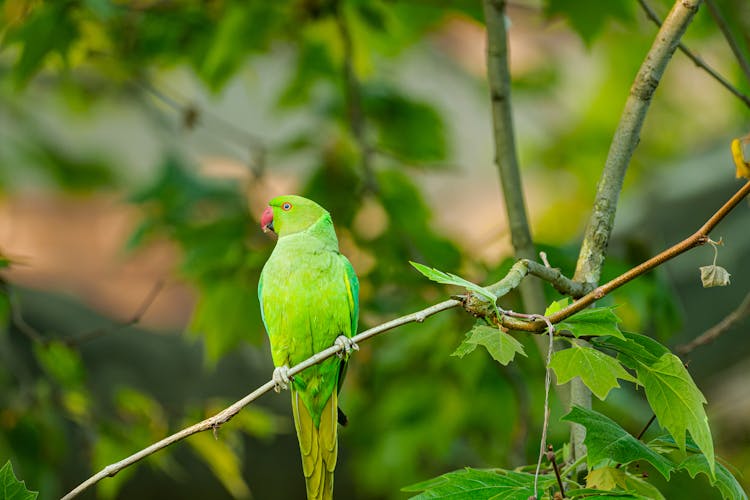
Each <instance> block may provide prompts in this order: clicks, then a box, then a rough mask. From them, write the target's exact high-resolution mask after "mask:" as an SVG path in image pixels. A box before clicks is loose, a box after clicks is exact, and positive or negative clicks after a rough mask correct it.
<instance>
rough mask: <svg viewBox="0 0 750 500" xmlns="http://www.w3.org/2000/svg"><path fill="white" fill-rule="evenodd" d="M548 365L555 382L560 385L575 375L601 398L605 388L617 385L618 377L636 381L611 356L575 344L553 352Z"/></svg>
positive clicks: (604, 394) (608, 388)
mask: <svg viewBox="0 0 750 500" xmlns="http://www.w3.org/2000/svg"><path fill="white" fill-rule="evenodd" d="M549 366H550V368H552V369H553V370H554V371H555V375H557V383H558V384H564V383H566V382H568V381H569V380H571V379H572V378H574V377H579V378H580V379H581V381H583V383H584V384H586V386H587V387H588V388H589V389H591V392H593V393H594V394H596V397H598V398H599V399H601V400H602V401H603V400H604V399H605V398H606V397H607V394H609V391H611V390H612V389H614V388H615V387H620V384H619V383H618V382H617V379H618V378H619V379H622V380H627V381H629V382H638V381H637V380H636V379H635V377H633V376H632V375H631V374H630V373H628V372H627V371H625V369H624V368H623V367H622V365H621V364H620V363H619V362H618V361H617V360H616V359H614V358H613V357H611V356H607V355H606V354H604V353H603V352H601V351H597V350H596V349H592V348H590V347H580V346H578V345H576V344H573V345H572V346H571V347H570V348H568V349H563V350H561V351H557V352H556V353H555V354H553V355H552V360H551V361H550V364H549Z"/></svg>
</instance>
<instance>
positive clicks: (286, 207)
mask: <svg viewBox="0 0 750 500" xmlns="http://www.w3.org/2000/svg"><path fill="white" fill-rule="evenodd" d="M281 209H282V210H284V211H285V212H288V211H289V210H291V209H292V204H291V203H289V202H288V201H286V202H284V204H283V205H281Z"/></svg>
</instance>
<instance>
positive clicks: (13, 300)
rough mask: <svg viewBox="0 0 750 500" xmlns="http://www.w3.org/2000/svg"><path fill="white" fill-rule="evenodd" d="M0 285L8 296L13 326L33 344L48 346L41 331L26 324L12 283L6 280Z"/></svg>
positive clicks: (0, 281) (0, 280)
mask: <svg viewBox="0 0 750 500" xmlns="http://www.w3.org/2000/svg"><path fill="white" fill-rule="evenodd" d="M0 285H2V288H4V289H5V292H6V293H7V295H8V303H9V305H10V318H11V320H12V321H13V326H15V327H16V328H18V330H19V331H20V332H21V333H23V334H24V335H26V336H27V337H28V338H29V339H30V340H31V341H32V342H36V343H38V344H42V345H44V344H47V343H48V342H49V341H48V340H47V339H46V338H45V337H44V335H42V334H41V333H39V331H38V330H37V329H36V328H34V327H33V326H31V325H30V324H28V323H27V322H26V319H25V318H24V317H23V312H21V304H20V303H19V302H18V294H17V293H16V291H15V289H14V288H13V287H12V286H11V284H10V283H8V282H7V281H5V279H0Z"/></svg>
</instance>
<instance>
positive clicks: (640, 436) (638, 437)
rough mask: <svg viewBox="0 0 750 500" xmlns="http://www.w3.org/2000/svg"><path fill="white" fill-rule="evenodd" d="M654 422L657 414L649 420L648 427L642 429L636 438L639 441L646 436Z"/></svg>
mask: <svg viewBox="0 0 750 500" xmlns="http://www.w3.org/2000/svg"><path fill="white" fill-rule="evenodd" d="M654 420H656V414H653V415H651V418H650V419H648V422H646V425H644V426H643V429H641V432H639V433H638V435H637V436H636V437H635V438H636V439H637V440H638V441H640V440H641V438H642V437H643V435H644V434H646V431H647V430H648V428H649V427H651V424H653V423H654Z"/></svg>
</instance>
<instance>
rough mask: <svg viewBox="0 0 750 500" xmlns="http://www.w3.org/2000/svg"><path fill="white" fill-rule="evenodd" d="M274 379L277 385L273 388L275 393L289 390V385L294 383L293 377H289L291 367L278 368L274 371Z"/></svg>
mask: <svg viewBox="0 0 750 500" xmlns="http://www.w3.org/2000/svg"><path fill="white" fill-rule="evenodd" d="M272 379H273V383H274V384H275V385H274V386H273V390H274V391H276V392H281V390H282V389H284V390H287V389H289V384H291V383H292V377H290V376H289V367H288V366H286V365H284V366H279V367H278V368H276V369H275V370H274V371H273V376H272Z"/></svg>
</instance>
